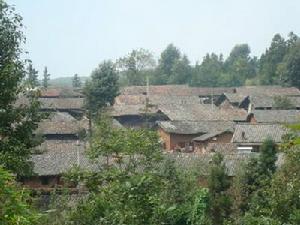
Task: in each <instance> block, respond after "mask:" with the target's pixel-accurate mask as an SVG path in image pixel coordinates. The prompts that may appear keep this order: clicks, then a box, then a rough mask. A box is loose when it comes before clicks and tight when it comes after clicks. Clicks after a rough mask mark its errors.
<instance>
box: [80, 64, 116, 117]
mask: <svg viewBox="0 0 300 225" xmlns="http://www.w3.org/2000/svg"><path fill="white" fill-rule="evenodd" d="M84 93H85V97H86V98H85V100H86V102H85V105H86V108H87V110H89V112H90V113H91V115H94V114H96V113H98V111H99V110H101V109H103V108H104V107H106V106H108V105H109V104H112V103H113V102H114V99H115V97H116V96H117V95H118V93H119V86H118V74H117V71H116V67H115V65H114V64H113V63H112V62H111V61H104V62H102V63H101V64H99V66H98V67H97V68H96V69H95V70H94V71H93V72H92V75H91V80H90V81H87V82H86V85H85V87H84Z"/></svg>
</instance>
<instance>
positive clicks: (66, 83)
mask: <svg viewBox="0 0 300 225" xmlns="http://www.w3.org/2000/svg"><path fill="white" fill-rule="evenodd" d="M87 79H88V77H80V80H81V83H82V84H84V83H85V81H86V80H87ZM72 81H73V77H58V78H53V79H50V81H49V84H50V86H55V87H72Z"/></svg>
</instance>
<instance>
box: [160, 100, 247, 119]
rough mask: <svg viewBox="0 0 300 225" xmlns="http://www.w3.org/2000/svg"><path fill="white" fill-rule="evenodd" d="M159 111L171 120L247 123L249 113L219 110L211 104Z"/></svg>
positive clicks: (175, 106) (161, 109)
mask: <svg viewBox="0 0 300 225" xmlns="http://www.w3.org/2000/svg"><path fill="white" fill-rule="evenodd" d="M158 109H159V110H160V111H161V112H162V113H164V114H165V115H166V116H167V117H168V118H170V120H190V121H201V120H209V121H212V120H215V121H246V118H247V112H246V111H245V110H243V109H238V108H227V109H225V108H218V107H216V106H213V107H212V106H211V105H209V104H192V105H189V104H188V105H177V104H169V105H160V106H158Z"/></svg>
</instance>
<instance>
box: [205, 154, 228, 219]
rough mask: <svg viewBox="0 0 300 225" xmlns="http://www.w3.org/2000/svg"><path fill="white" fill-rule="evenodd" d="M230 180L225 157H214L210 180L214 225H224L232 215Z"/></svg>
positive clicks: (210, 207)
mask: <svg viewBox="0 0 300 225" xmlns="http://www.w3.org/2000/svg"><path fill="white" fill-rule="evenodd" d="M229 188H230V180H229V178H228V176H227V174H226V169H225V164H224V162H223V156H222V155H221V154H220V153H217V154H216V155H214V157H213V161H212V166H211V170H210V174H209V178H208V189H209V216H210V219H211V222H212V224H213V225H222V224H224V221H225V220H226V219H228V218H229V216H230V213H231V205H232V200H231V197H230V196H229V193H228V189H229Z"/></svg>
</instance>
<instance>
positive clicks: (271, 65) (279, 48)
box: [259, 34, 287, 85]
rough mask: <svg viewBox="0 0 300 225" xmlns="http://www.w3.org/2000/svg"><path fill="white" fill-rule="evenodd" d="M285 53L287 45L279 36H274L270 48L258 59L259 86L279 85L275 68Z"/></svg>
mask: <svg viewBox="0 0 300 225" xmlns="http://www.w3.org/2000/svg"><path fill="white" fill-rule="evenodd" d="M286 53H287V43H286V41H285V40H284V38H283V37H281V36H280V34H276V35H275V36H274V37H273V39H272V42H271V45H270V47H269V48H268V49H267V50H266V52H265V53H264V54H262V56H261V57H260V66H259V78H260V83H261V84H266V85H270V84H276V83H280V77H278V74H277V68H278V66H279V65H280V63H281V62H282V60H283V58H284V56H285V55H286Z"/></svg>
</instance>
